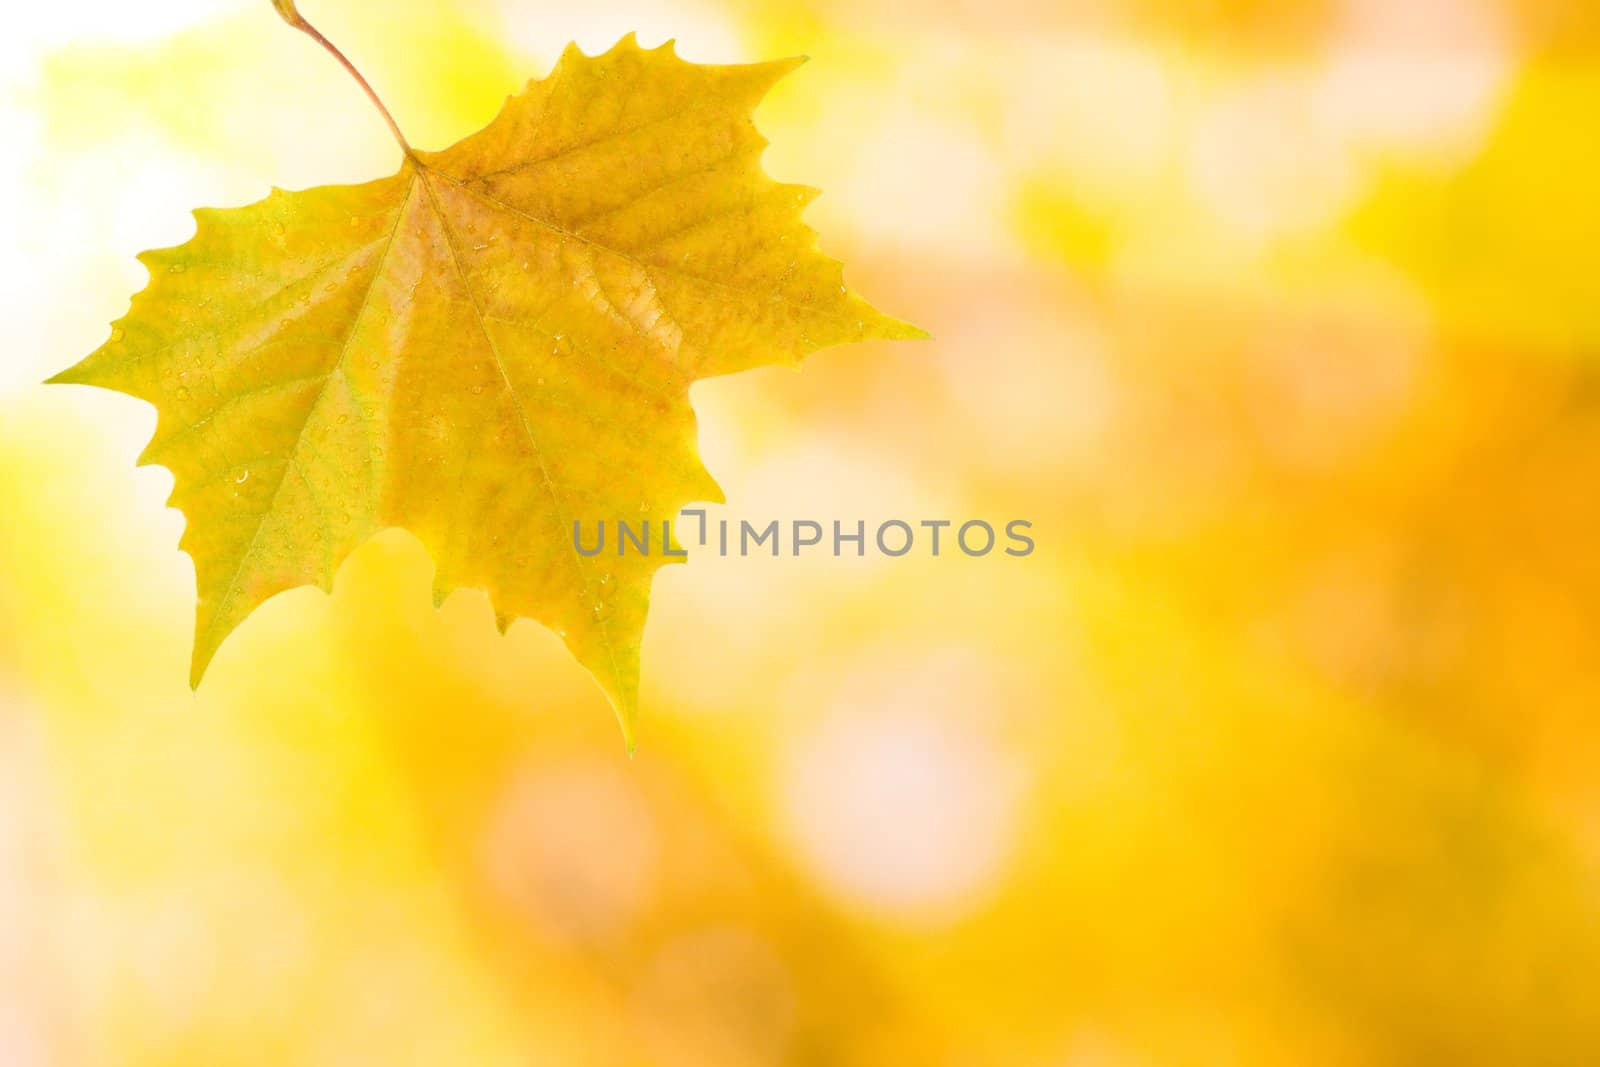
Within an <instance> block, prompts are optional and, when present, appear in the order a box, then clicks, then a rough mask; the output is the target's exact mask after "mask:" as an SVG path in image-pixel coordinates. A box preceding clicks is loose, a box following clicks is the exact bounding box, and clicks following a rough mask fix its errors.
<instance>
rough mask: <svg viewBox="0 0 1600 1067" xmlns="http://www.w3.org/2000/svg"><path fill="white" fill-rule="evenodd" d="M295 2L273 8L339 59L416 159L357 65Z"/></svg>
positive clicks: (276, 0)
mask: <svg viewBox="0 0 1600 1067" xmlns="http://www.w3.org/2000/svg"><path fill="white" fill-rule="evenodd" d="M294 2H295V0H272V6H273V7H274V8H275V9H276V10H277V12H278V14H279V15H281V16H283V21H285V22H287V23H288V24H289V25H291V26H293V27H294V28H295V29H297V30H299V31H300V32H301V33H303V34H305V35H306V36H307V37H310V38H311V39H312V40H313V41H315V42H317V43H318V44H320V45H321V46H322V47H323V48H325V49H327V50H328V54H329V55H331V56H333V58H334V59H337V60H338V61H339V65H340V66H342V67H343V68H344V69H345V70H347V71H349V72H350V76H351V77H352V78H354V79H355V80H356V83H357V84H359V85H360V86H361V88H362V90H363V91H364V92H365V93H366V94H367V99H368V100H371V101H372V103H373V106H374V107H376V108H377V109H378V112H379V113H380V114H381V115H383V121H385V122H387V123H388V124H389V132H390V133H392V134H394V139H395V140H396V141H398V142H400V149H401V151H403V152H404V153H405V154H406V158H408V159H415V158H416V154H415V153H414V152H412V150H411V145H410V143H409V142H408V141H407V140H406V135H405V134H403V133H401V132H400V124H399V123H397V122H395V120H394V116H393V115H391V114H389V109H388V108H387V107H385V106H384V104H383V101H382V100H380V99H379V98H378V94H377V93H376V92H375V91H374V90H373V88H372V85H371V84H370V83H369V82H368V81H367V79H366V78H364V77H362V75H361V72H360V71H359V70H357V69H356V65H355V64H354V63H352V62H350V60H349V59H347V58H346V57H345V54H344V53H343V52H341V51H339V48H338V46H337V45H335V44H334V43H333V42H332V41H330V40H328V39H327V38H326V37H324V36H322V33H321V32H320V31H319V30H318V29H317V28H316V27H315V26H313V25H311V23H309V22H307V21H306V20H305V16H304V15H302V14H300V12H299V11H298V10H296V9H295V6H294Z"/></svg>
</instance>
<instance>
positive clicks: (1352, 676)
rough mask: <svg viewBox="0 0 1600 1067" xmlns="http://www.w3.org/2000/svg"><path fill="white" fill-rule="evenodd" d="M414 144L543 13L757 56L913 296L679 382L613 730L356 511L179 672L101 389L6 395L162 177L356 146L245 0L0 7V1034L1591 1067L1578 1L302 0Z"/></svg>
mask: <svg viewBox="0 0 1600 1067" xmlns="http://www.w3.org/2000/svg"><path fill="white" fill-rule="evenodd" d="M300 6H301V9H302V10H303V11H304V13H305V14H306V16H307V17H308V18H310V19H311V20H312V21H314V22H315V23H317V24H318V26H319V27H320V28H321V29H322V30H323V31H324V32H325V33H327V34H328V36H329V37H331V38H332V39H334V40H335V41H337V42H338V43H339V44H340V45H341V46H342V47H343V48H344V49H345V51H346V52H348V53H349V54H350V56H351V57H352V59H354V60H355V62H356V63H357V64H358V65H360V66H361V67H362V68H363V70H364V71H365V73H366V74H367V76H368V77H369V78H370V79H371V80H372V82H373V83H374V84H375V86H376V87H377V89H378V90H379V92H380V93H382V94H383V95H384V97H385V98H386V100H387V101H388V103H389V105H390V107H391V109H392V110H393V111H394V112H395V114H396V116H397V118H398V119H399V121H400V123H401V125H402V126H403V127H404V128H405V130H406V131H407V133H408V135H409V137H410V139H411V140H412V142H413V143H415V144H417V145H419V146H421V147H429V148H438V147H442V146H444V145H446V144H448V143H450V142H452V141H454V140H456V139H457V138H459V137H461V136H463V135H465V134H467V133H469V132H471V131H473V130H475V129H477V128H478V127H479V126H481V125H482V124H483V123H485V122H486V121H487V120H488V119H489V118H490V117H491V116H492V115H493V113H494V112H495V111H496V110H497V108H498V106H499V103H500V101H501V100H502V99H503V97H504V96H505V95H506V94H507V93H509V92H514V91H516V90H517V89H519V88H520V86H521V84H522V82H523V81H524V80H525V79H526V78H528V77H530V76H536V75H542V74H543V73H544V72H545V71H546V70H548V68H549V66H550V65H551V63H552V62H553V60H554V58H555V57H556V55H557V54H558V53H559V51H560V49H561V47H562V46H563V45H564V44H565V42H566V41H568V40H576V41H577V42H578V43H579V44H580V45H582V46H583V47H584V48H585V49H586V50H588V51H591V52H595V51H599V50H603V49H605V48H607V47H609V46H610V45H611V44H612V43H613V42H614V41H615V40H616V39H617V38H618V37H620V36H621V35H622V34H624V33H626V32H628V31H630V30H637V31H639V34H640V39H641V42H642V43H644V44H646V45H654V44H656V43H659V42H660V41H662V40H664V39H666V38H668V37H676V38H677V39H678V41H679V50H680V52H681V53H682V54H683V55H684V56H685V57H686V58H689V59H694V60H699V61H703V62H723V61H750V60H756V59H766V58H774V57H778V56H782V55H787V54H792V53H797V52H804V53H808V54H810V55H811V56H812V62H811V64H809V65H808V66H806V67H805V68H803V69H802V70H801V71H800V72H799V73H798V74H796V75H794V76H792V77H791V78H789V79H788V80H786V82H785V83H784V84H783V85H782V86H780V88H779V89H778V91H777V92H776V93H775V94H774V96H773V97H772V98H771V99H770V100H769V102H768V103H767V104H766V105H764V107H763V109H762V111H761V112H760V114H759V115H758V121H759V123H760V125H761V126H762V128H763V130H764V132H766V133H767V134H768V136H769V137H771V139H772V140H773V142H774V146H773V148H772V149H771V150H770V151H769V153H768V156H767V159H768V170H769V171H770V172H771V173H773V174H774V175H776V176H777V177H779V178H781V179H783V180H788V181H802V182H807V183H811V184H816V185H820V186H822V187H823V188H824V189H825V190H826V195H825V196H824V197H823V199H822V200H821V201H819V202H818V204H817V205H816V206H815V207H813V208H811V209H810V213H809V215H808V218H809V219H810V221H811V222H812V223H813V225H815V226H816V227H817V228H818V229H819V231H820V232H821V234H822V247H823V249H824V250H825V251H828V252H830V253H831V254H833V255H836V256H838V257H840V258H842V259H843V260H844V261H845V262H846V264H847V275H848V277H849V279H850V280H851V282H852V284H853V285H855V286H856V287H858V288H859V289H860V290H861V291H862V292H863V293H865V294H866V295H867V296H869V297H870V298H872V299H873V300H874V301H875V302H876V303H878V304H879V306H881V307H883V308H885V309H886V310H887V311H889V312H891V313H894V314H897V315H901V316H904V317H906V318H908V319H910V320H912V321H914V322H916V323H918V324H919V325H922V326H924V327H926V328H928V329H929V330H930V331H931V332H932V333H933V334H934V335H935V337H936V340H935V341H934V342H932V343H931V344H927V345H921V346H891V345H877V346H867V347H859V348H849V349H838V350H832V351H829V352H825V353H821V354H819V355H817V356H814V357H812V358H811V359H810V360H809V361H808V363H807V365H806V367H805V369H804V370H803V371H802V372H800V373H798V374H796V373H794V372H791V371H784V370H776V369H774V370H768V371H762V372H758V373H754V374H749V375H744V376H741V377H738V378H732V379H722V380H717V381H714V382H708V383H703V384H701V385H699V386H697V387H696V390H695V394H694V399H695V403H696V407H697V409H698V411H699V414H700V420H701V429H702V444H703V451H704V453H705V455H706V459H707V463H708V466H709V467H710V469H711V470H712V471H713V472H714V473H715V474H716V476H717V477H718V479H719V480H720V481H721V483H722V485H723V487H724V488H725V490H726V491H727V495H728V497H729V499H730V501H732V503H731V504H730V505H728V506H727V507H723V508H716V509H713V517H716V518H722V517H726V518H730V519H735V520H737V519H738V518H742V517H750V518H752V519H753V520H761V521H765V520H766V519H767V518H772V517H776V518H822V519H831V518H841V519H845V520H854V519H857V518H864V519H868V520H882V519H888V518H897V517H903V518H907V519H911V520H917V519H921V518H938V517H948V518H956V519H962V518H969V517H976V518H987V519H990V520H992V521H997V522H1004V521H1006V520H1008V519H1011V518H1026V519H1031V520H1032V521H1033V522H1034V523H1035V531H1034V532H1035V536H1036V539H1037V541H1038V544H1039V549H1038V551H1037V552H1036V553H1035V554H1034V555H1033V556H1032V557H1030V558H1028V559H1023V560H1016V559H1010V558H1006V557H1003V556H1001V557H998V558H988V559H981V560H968V559H965V558H963V557H961V556H959V555H957V556H953V557H952V556H948V555H946V556H941V557H940V558H938V559H931V558H928V557H926V556H924V555H921V554H913V555H912V556H908V557H906V558H904V559H899V560H895V559H884V558H881V557H880V558H877V559H872V558H869V559H867V560H854V559H844V560H833V559H829V558H827V557H825V556H806V557H802V558H800V559H798V560H796V559H790V558H785V559H780V560H776V561H775V560H772V559H748V560H746V559H739V558H737V557H735V558H730V559H722V558H717V557H715V556H714V555H711V554H708V553H701V554H700V555H699V556H697V557H696V558H694V559H693V560H692V561H691V562H690V563H689V565H688V566H685V567H677V568H670V569H668V570H666V571H664V572H663V573H662V575H661V577H660V578H659V579H658V581H657V583H656V593H655V599H654V609H653V614H652V618H651V623H650V627H649V630H648V632H647V636H646V645H645V657H644V694H643V700H642V704H643V720H642V728H641V732H640V752H639V755H638V757H637V758H636V759H634V760H632V761H629V760H628V758H627V756H626V754H625V751H624V747H623V744H622V741H621V738H620V736H619V733H618V731H617V728H616V724H615V722H614V720H613V717H612V714H611V712H610V710H609V708H608V707H607V705H606V702H605V700H604V698H603V697H602V696H601V694H600V692H599V690H598V689H597V688H596V687H595V686H594V685H593V684H592V682H591V681H590V680H589V679H588V678H587V677H586V676H585V675H584V673H583V672H582V670H581V669H580V668H579V667H578V666H577V665H576V664H575V663H574V662H572V661H571V659H570V657H568V656H567V655H566V653H565V651H564V649H563V648H562V647H561V645H560V642H559V641H558V640H557V639H556V638H555V637H554V636H553V635H551V634H549V633H547V632H545V631H543V630H541V629H539V628H538V627H537V626H536V625H535V624H532V623H528V622H522V623H519V624H517V625H516V626H515V627H514V628H513V629H512V630H511V633H510V634H509V636H507V637H505V638H501V637H499V636H498V635H497V634H496V633H495V630H494V621H493V619H492V617H491V614H490V611H489V608H488V605H487V603H486V601H485V600H484V599H483V598H482V597H481V596H479V595H477V594H471V593H461V594H458V595H456V596H455V597H453V598H452V599H451V600H450V601H449V602H448V603H447V604H446V605H445V606H444V608H443V609H442V610H439V611H435V610H434V609H433V608H432V607H431V605H430V599H429V595H428V588H429V580H430V574H431V565H430V563H429V561H428V559H427V557H426V555H425V554H424V553H423V551H422V549H421V548H420V546H419V545H418V544H417V542H415V541H414V540H413V539H412V538H410V537H409V535H406V534H403V533H398V532H391V533H389V534H385V535H384V536H382V537H380V538H379V539H377V540H376V541H374V542H372V543H370V544H369V545H367V546H366V547H365V548H363V549H362V550H361V551H360V552H359V553H358V554H357V555H356V556H355V557H354V558H352V559H351V561H350V562H349V563H348V564H347V565H346V566H345V567H344V569H343V570H342V572H341V573H340V576H339V581H338V585H337V588H336V591H335V592H334V594H333V596H332V597H331V598H328V597H324V596H323V595H321V594H320V593H317V592H315V591H311V590H300V591H297V592H294V593H291V594H288V595H285V596H283V597H280V598H278V599H276V600H274V601H273V602H271V603H270V604H269V605H267V606H266V607H265V608H263V609H262V610H260V611H259V612H258V613H257V614H256V615H255V616H254V617H253V618H252V619H251V620H250V621H249V622H248V623H247V624H246V625H245V626H244V628H243V629H242V630H241V631H240V632H239V633H238V634H237V635H236V636H235V637H234V638H232V640H230V642H229V643H228V644H227V645H226V646H225V647H224V649H223V651H222V654H221V655H220V656H219V658H218V660H217V662H216V665H215V666H214V667H213V669H212V673H211V676H210V677H209V679H208V680H207V682H206V684H205V685H204V686H203V687H202V688H201V690H200V692H199V693H198V695H193V694H191V693H190V692H189V690H188V688H187V685H186V678H187V662H188V654H189V640H190V629H189V627H190V620H191V618H192V610H193V596H194V587H193V572H192V568H191V566H190V564H189V562H188V560H187V558H186V557H184V556H182V555H181V554H179V552H178V551H177V548H176V543H177V540H178V536H179V532H180V524H181V519H180V517H179V516H178V514H177V513H176V512H173V511H168V510H166V509H165V507H164V500H165V498H166V496H167V493H168V492H169V490H170V484H171V483H170V476H168V475H167V474H166V473H165V472H164V471H162V470H160V469H158V468H144V469H139V470H137V471H136V470H135V469H134V460H135V457H136V456H137V454H138V452H139V451H140V449H141V447H142V446H143V444H144V442H145V441H146V440H147V439H148V437H149V435H150V432H151V430H152V428H153V426H154V414H153V412H152V411H151V410H150V409H148V408H146V407H144V406H143V405H141V404H138V403H136V402H134V401H131V400H129V399H127V398H125V397H119V396H114V395H112V394H109V393H100V392H95V391H90V390H83V389H65V388H58V387H52V388H49V389H46V388H44V387H42V386H39V385H36V384H35V383H37V382H38V381H40V380H41V379H43V378H44V377H45V376H47V375H48V374H50V373H53V372H54V371H57V370H59V369H61V368H62V367H65V366H67V365H69V364H71V363H73V362H75V361H76V360H77V359H78V358H80V357H81V356H82V355H83V354H84V353H86V352H88V351H89V350H91V349H92V348H94V347H95V346H96V345H98V344H99V343H100V342H101V341H102V340H104V338H105V336H106V333H107V326H106V324H107V323H108V322H109V321H110V320H112V319H113V318H116V317H118V316H119V315H121V314H122V313H123V312H124V310H125V308H126V306H127V301H128V297H129V295H130V294H131V293H133V292H135V291H136V290H138V289H140V288H142V287H143V285H144V271H143V268H141V267H140V266H139V265H138V264H137V263H136V262H135V260H134V258H133V257H134V254H135V253H137V252H139V251H140V250H142V249H146V248H152V247H160V246H166V245H171V244H176V243H179V242H182V241H184V240H186V239H187V238H188V236H189V234H190V233H191V231H192V226H193V223H192V220H191V218H190V216H189V214H188V210H189V209H190V208H192V207H196V206H200V205H211V206H227V205H236V204H243V203H246V202H249V201H252V200H255V199H258V198H260V197H261V196H262V195H264V194H265V192H266V191H267V188H268V186H269V185H272V184H276V185H280V186H284V187H288V188H302V187H306V186H310V185H317V184H324V183H331V182H354V181H364V180H367V179H370V178H375V177H378V176H381V175H384V174H387V173H390V172H392V170H393V169H394V167H395V165H396V163H397V158H396V153H395V150H394V147H393V144H392V142H391V140H390V139H389V135H388V132H387V131H386V129H385V128H384V126H383V124H382V122H381V120H379V119H378V118H377V116H376V115H375V113H374V112H373V111H372V110H371V108H370V105H369V104H368V103H367V102H366V100H365V99H364V98H363V97H362V96H361V94H360V92H359V90H357V89H356V88H355V86H354V85H353V84H351V83H350V82H349V81H348V79H347V77H346V75H345V74H344V73H343V72H342V71H340V70H339V69H338V67H337V66H336V65H335V64H334V63H332V62H331V60H329V58H328V57H327V56H326V55H324V54H323V53H321V52H320V51H318V50H317V49H316V48H315V47H313V46H312V45H311V44H310V43H309V42H307V41H306V40H305V39H304V38H303V37H301V36H299V35H298V34H295V33H294V32H292V31H291V30H289V29H288V28H287V27H285V26H284V25H282V23H281V22H279V21H278V19H277V17H276V15H275V14H274V13H273V11H272V8H271V5H270V4H269V3H268V2H267V0H223V2H218V0H138V2H119V3H90V2H84V0H29V2H27V3H13V4H12V5H10V6H9V8H8V10H7V13H6V15H5V16H4V24H5V28H4V31H3V34H0V64H3V67H0V69H3V72H4V73H3V79H0V144H3V145H4V146H5V147H4V149H3V150H0V156H3V157H4V159H5V162H4V164H3V166H0V183H3V184H0V194H3V198H4V203H5V204H6V205H7V208H6V210H5V211H4V212H3V213H0V279H3V282H4V284H3V286H0V304H3V307H4V316H3V322H4V341H3V355H0V1065H4V1067H101V1065H108V1067H122V1065H128V1067H135V1065H139V1067H143V1065H171V1067H177V1065H206V1067H222V1065H227V1067H232V1065H262V1067H266V1065H272V1067H281V1065H284V1064H308V1065H340V1067H344V1065H349V1064H386V1065H387V1064H427V1065H437V1064H451V1065H455V1064H470V1065H500V1064H505V1065H512V1064H515V1065H531V1064H541V1065H542V1064H550V1065H562V1067H565V1065H590V1064H593V1065H602V1067H610V1065H618V1067H646V1065H648V1067H725V1065H726V1067H755V1065H774V1067H776V1065H836V1064H837V1065H860V1067H868V1065H870V1067H889V1065H894V1067H898V1065H902V1064H904V1065H914V1067H923V1065H929V1067H1012V1065H1015V1067H1123V1065H1162V1067H1165V1065H1190V1064H1193V1065H1213V1064H1247V1065H1256V1064H1313V1065H1321V1064H1408V1065H1409V1064H1451V1065H1457V1064H1480V1063H1481V1064H1496V1065H1500V1064H1550V1065H1569V1064H1570V1065H1583V1064H1591V1063H1596V1062H1600V555H1597V554H1596V548H1595V546H1596V544H1597V543H1600V493H1597V485H1600V380H1597V377H1596V367H1595V363H1594V355H1595V352H1596V351H1597V348H1600V271H1596V270H1595V268H1594V249H1595V248H1596V247H1597V245H1600V203H1597V201H1600V133H1597V128H1596V116H1597V115H1600V15H1597V14H1596V8H1595V7H1594V5H1593V4H1592V3H1588V2H1586V0H1567V2H1563V0H1313V2H1305V3H1275V2H1269V0H1206V2H1203V3H1197V2H1194V0H982V2H979V0H929V2H926V3H921V4H911V3H906V2H904V0H848V2H846V0H810V2H805V0H756V2H751V0H743V2H726V3H724V2H719V0H625V2H619V3H614V4H613V3H603V2H597V3H577V2H570V3H561V4H556V3H550V2H547V0H394V2H389V3H384V4H371V3H357V2H355V0H303V3H301V5H300Z"/></svg>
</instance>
